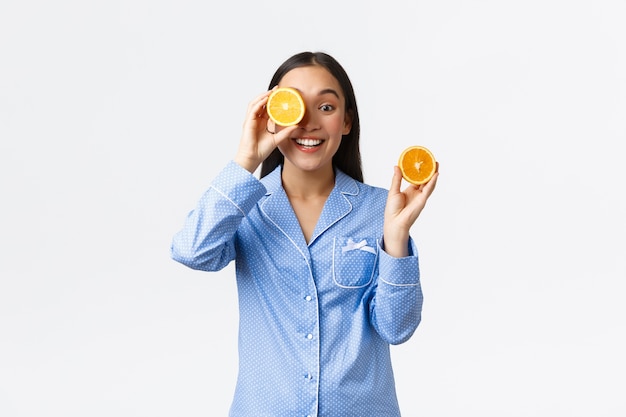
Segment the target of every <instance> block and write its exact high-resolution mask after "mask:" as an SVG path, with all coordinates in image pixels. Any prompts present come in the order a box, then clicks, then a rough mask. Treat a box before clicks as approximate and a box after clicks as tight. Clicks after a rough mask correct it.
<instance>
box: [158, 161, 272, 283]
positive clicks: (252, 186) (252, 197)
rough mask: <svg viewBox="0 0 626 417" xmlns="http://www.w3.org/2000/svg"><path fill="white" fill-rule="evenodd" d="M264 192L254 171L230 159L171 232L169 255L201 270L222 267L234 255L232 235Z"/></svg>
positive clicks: (233, 236)
mask: <svg viewBox="0 0 626 417" xmlns="http://www.w3.org/2000/svg"><path fill="white" fill-rule="evenodd" d="M265 192H266V189H265V186H264V185H263V184H262V183H261V182H260V181H259V180H258V179H257V178H256V177H255V176H254V175H252V174H251V173H250V172H248V171H246V170H245V169H244V168H242V167H241V166H239V165H238V164H236V163H235V162H233V161H230V162H229V163H228V165H227V166H226V167H225V168H224V169H223V170H222V171H221V172H220V173H219V174H218V175H217V177H216V178H215V179H214V180H213V182H212V183H211V185H210V187H209V189H208V190H207V191H206V192H205V193H204V194H203V195H202V197H201V198H200V201H199V202H198V204H197V206H196V208H195V209H194V210H193V211H191V212H190V213H189V214H188V216H187V218H186V220H185V223H184V225H183V228H182V229H181V230H180V231H178V232H177V233H176V234H175V235H174V238H173V240H172V244H171V248H170V254H171V257H172V259H174V260H175V261H177V262H180V263H181V264H183V265H186V266H188V267H190V268H192V269H198V270H203V271H218V270H220V269H222V268H224V267H225V266H226V265H228V264H229V263H230V262H231V261H232V260H233V259H235V236H236V233H237V229H238V228H239V225H240V224H241V221H242V220H243V218H244V217H245V216H246V215H247V214H248V213H249V212H250V210H252V208H253V207H254V205H255V204H256V203H257V202H258V201H259V199H260V198H261V197H262V196H263V195H265Z"/></svg>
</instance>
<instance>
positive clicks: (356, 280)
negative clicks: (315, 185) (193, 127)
mask: <svg viewBox="0 0 626 417" xmlns="http://www.w3.org/2000/svg"><path fill="white" fill-rule="evenodd" d="M280 171H281V168H280V167H278V168H277V169H276V170H275V171H274V172H272V173H271V174H269V175H267V176H266V177H264V178H262V179H261V180H259V179H257V178H256V177H255V176H254V175H252V174H250V173H249V172H248V171H246V170H244V169H243V168H241V167H240V166H239V165H237V164H235V163H234V162H230V163H229V164H228V165H227V166H226V167H225V168H224V170H223V171H222V172H221V173H220V174H219V175H218V176H217V177H216V178H215V179H214V181H213V183H212V184H211V186H210V188H209V190H208V191H206V193H205V194H204V195H203V196H202V198H201V199H200V201H199V203H198V205H197V207H196V209H195V210H193V211H192V212H191V213H190V214H189V216H188V217H187V219H186V222H185V225H184V227H183V229H182V230H181V231H179V232H178V233H177V234H176V235H175V236H174V239H173V242H172V248H171V254H172V258H173V259H175V260H176V261H178V262H181V263H182V264H184V265H187V266H189V267H190V268H194V269H198V270H204V271H217V270H220V269H222V268H224V267H225V266H226V265H228V264H229V263H230V262H231V261H233V260H234V261H235V264H236V273H237V288H238V297H239V314H240V322H239V375H238V379H237V386H236V390H235V396H234V399H233V403H232V406H231V410H230V416H231V417H283V416H284V417H294V416H302V417H306V416H324V417H351V416H352V417H367V416H373V417H398V416H399V415H400V411H399V408H398V402H397V399H396V393H395V387H394V376H393V371H392V367H391V359H390V352H389V345H390V344H398V343H402V342H404V341H406V340H408V339H409V338H410V337H411V335H412V334H413V332H414V331H415V329H416V328H417V326H418V324H419V322H420V318H421V309H422V291H421V286H420V279H419V264H418V258H417V250H416V248H415V245H414V243H413V241H412V240H410V242H409V245H410V247H409V251H410V256H408V257H405V258H393V257H391V256H389V255H388V254H386V253H385V252H384V250H383V249H382V247H383V243H382V231H383V213H384V207H385V203H386V198H387V191H386V190H384V189H382V188H377V187H372V186H368V185H365V184H362V183H360V182H357V181H355V180H354V179H352V178H350V177H348V176H347V175H345V174H343V173H342V172H340V171H338V172H337V173H336V180H335V187H334V189H333V191H332V192H331V194H330V196H329V197H328V200H327V202H326V204H325V206H324V209H323V211H322V214H321V216H320V219H319V221H318V223H317V225H316V228H315V230H314V232H313V235H312V238H311V240H310V242H309V244H308V245H307V243H306V241H305V239H304V236H303V234H302V230H301V228H300V225H299V223H298V220H297V219H296V216H295V213H294V211H293V209H292V207H291V205H290V204H289V200H288V198H287V195H286V194H285V191H284V189H283V188H282V185H281V178H280V174H281V172H280Z"/></svg>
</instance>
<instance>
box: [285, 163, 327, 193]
mask: <svg viewBox="0 0 626 417" xmlns="http://www.w3.org/2000/svg"><path fill="white" fill-rule="evenodd" d="M282 183H283V188H284V189H285V192H286V193H287V195H288V196H289V197H297V198H316V197H328V195H329V194H330V192H331V191H332V190H333V188H334V187H335V171H334V170H333V168H332V166H329V167H328V168H325V169H321V170H317V171H312V172H309V171H302V170H298V169H294V167H292V166H291V165H288V164H285V165H284V166H283V172H282Z"/></svg>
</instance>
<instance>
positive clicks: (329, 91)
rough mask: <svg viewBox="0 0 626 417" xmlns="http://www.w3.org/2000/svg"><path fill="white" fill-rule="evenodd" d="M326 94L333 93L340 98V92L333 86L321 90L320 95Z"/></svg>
mask: <svg viewBox="0 0 626 417" xmlns="http://www.w3.org/2000/svg"><path fill="white" fill-rule="evenodd" d="M324 94H332V95H334V96H335V97H337V98H339V93H337V91H335V90H333V89H332V88H325V89H323V90H322V91H320V92H319V95H320V96H323V95H324Z"/></svg>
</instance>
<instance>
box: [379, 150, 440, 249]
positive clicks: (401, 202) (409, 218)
mask: <svg viewBox="0 0 626 417" xmlns="http://www.w3.org/2000/svg"><path fill="white" fill-rule="evenodd" d="M438 177H439V163H438V162H437V172H435V175H433V177H432V178H431V179H430V181H428V182H427V183H426V184H421V185H413V184H410V185H409V186H408V187H407V188H406V189H405V190H404V191H401V190H400V186H401V185H402V172H401V171H400V168H398V167H397V166H395V167H394V171H393V179H392V181H391V187H390V189H389V195H388V196H387V205H386V207H385V223H384V228H383V233H384V236H383V242H384V245H385V252H387V253H388V254H389V255H391V256H394V257H398V258H399V257H404V256H407V255H408V250H409V248H408V241H409V230H410V229H411V226H413V223H415V220H417V218H418V217H419V215H420V213H421V212H422V210H423V209H424V206H425V205H426V201H427V200H428V197H430V195H431V194H432V193H433V191H434V190H435V186H436V185H437V178H438Z"/></svg>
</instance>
